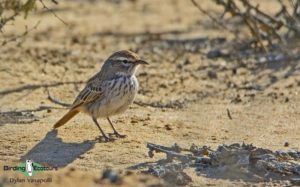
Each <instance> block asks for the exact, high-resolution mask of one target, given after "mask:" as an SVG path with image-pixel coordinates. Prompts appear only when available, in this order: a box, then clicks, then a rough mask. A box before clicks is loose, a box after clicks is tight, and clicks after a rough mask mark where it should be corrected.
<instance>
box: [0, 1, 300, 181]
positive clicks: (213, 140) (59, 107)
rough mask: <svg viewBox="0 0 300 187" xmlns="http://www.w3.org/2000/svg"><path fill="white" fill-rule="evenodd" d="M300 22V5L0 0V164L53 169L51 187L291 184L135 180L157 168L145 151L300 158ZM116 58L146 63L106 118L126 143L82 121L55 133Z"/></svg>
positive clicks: (204, 177)
mask: <svg viewBox="0 0 300 187" xmlns="http://www.w3.org/2000/svg"><path fill="white" fill-rule="evenodd" d="M299 21H300V10H299V1H296V0H278V1H277V0H269V1H256V0H253V1H247V0H163V1H161V0H61V1H58V0H1V1H0V30H1V33H0V54H1V55H0V131H1V134H2V139H1V140H0V141H1V144H0V163H1V166H2V165H4V164H8V163H11V164H16V163H19V162H20V161H22V160H24V159H33V160H34V161H36V162H39V163H43V164H45V165H49V166H57V167H59V168H60V169H59V170H58V171H53V172H48V173H42V174H39V175H40V176H44V177H46V176H51V177H52V183H51V185H53V186H55V185H56V186H61V185H68V184H71V185H74V186H80V185H91V186H93V185H99V184H103V185H108V186H109V185H123V186H133V185H140V186H151V185H154V186H155V185H156V186H166V185H171V186H172V185H186V186H199V185H216V186H220V185H221V186H232V185H245V184H258V183H264V184H270V185H279V184H280V185H281V184H282V185H283V184H284V185H285V184H289V183H290V180H289V178H286V177H282V176H281V175H278V176H277V175H276V177H277V178H276V179H277V181H272V180H270V178H268V179H265V178H264V175H263V174H262V173H259V174H257V173H255V172H254V174H253V173H252V174H250V175H247V174H245V173H242V172H240V170H237V171H236V170H235V169H236V168H235V169H234V171H235V172H232V174H228V173H226V172H219V173H218V172H217V171H214V172H211V170H210V172H208V171H206V170H205V171H204V172H203V171H202V172H201V171H200V172H199V171H198V172H195V169H194V168H184V169H185V170H184V172H183V171H182V170H181V169H177V170H180V176H182V177H183V179H184V180H183V179H182V180H181V179H178V180H177V179H176V180H173V179H174V176H173V177H172V176H165V177H164V178H157V177H153V176H152V175H148V174H147V172H146V174H141V172H140V171H141V170H147V169H148V168H150V165H147V163H148V162H155V163H156V164H157V165H159V162H157V161H158V160H160V159H163V158H164V155H163V154H155V156H154V158H149V156H148V149H147V147H146V145H147V143H148V142H151V143H155V144H160V145H165V146H172V145H174V143H177V144H178V145H180V146H182V147H190V146H191V144H192V143H194V144H195V145H198V146H200V147H201V146H204V145H206V146H209V147H211V148H212V149H216V148H217V147H218V146H219V145H222V144H232V143H242V142H245V143H248V144H254V145H255V146H258V147H263V148H265V149H270V150H278V149H284V150H289V149H293V150H299V149H300V143H299V142H300V136H299V132H300V125H299V121H300V117H299V111H300V107H299V106H300V105H299V94H298V93H299V90H300V89H299V85H300V75H299V63H298V62H299V59H300V55H299V54H300V53H299V33H300V27H299ZM123 49H127V50H132V51H134V52H137V53H138V54H139V55H140V56H141V57H142V58H143V59H145V60H146V61H148V62H149V63H150V65H149V66H147V67H141V68H140V69H139V71H138V74H137V77H138V80H139V82H140V90H139V95H138V96H137V98H136V101H135V103H134V104H133V105H132V107H131V108H130V110H128V111H127V112H126V113H125V114H123V115H121V116H116V117H113V120H114V121H115V123H116V124H117V125H116V128H117V129H119V131H120V132H121V133H123V134H127V135H128V137H127V138H125V139H120V140H117V141H115V142H109V143H100V142H99V141H97V140H96V139H97V137H98V136H99V132H98V129H96V128H95V126H94V124H93V122H92V121H91V120H90V119H89V118H88V117H87V116H85V115H78V116H77V117H76V118H74V120H72V121H71V122H69V123H68V124H67V125H65V126H64V127H63V128H62V129H59V131H53V130H52V125H53V124H54V123H55V122H56V121H57V119H59V118H60V117H61V115H62V113H65V112H66V108H65V105H64V104H66V103H67V104H68V103H72V102H73V99H74V98H75V97H76V95H77V94H78V92H79V91H80V90H81V89H82V88H83V86H84V84H85V81H87V80H88V78H89V77H91V76H92V75H94V74H95V73H96V72H98V71H99V70H100V68H101V66H102V64H103V62H104V60H105V59H106V58H107V57H108V56H109V55H110V54H111V53H113V52H115V51H118V50H123ZM58 101H59V102H58ZM100 123H101V124H103V126H104V128H105V131H107V132H109V130H110V129H109V125H108V124H107V122H106V121H105V120H101V122H100ZM298 164H299V163H298ZM141 168H142V169H141ZM145 168H146V169H145ZM107 169H112V170H114V171H116V173H114V172H112V171H111V170H109V172H108V175H104V174H102V173H103V171H107ZM175 170H176V169H175ZM117 171H118V172H117ZM147 171H148V170H147ZM231 171H232V170H231ZM297 171H298V170H297ZM1 172H2V171H1ZM111 172H112V173H111ZM104 173H105V172H104ZM117 173H118V174H117ZM148 173H149V172H148ZM150 173H151V172H150ZM250 173H251V172H250ZM292 173H293V172H292ZM13 174H14V175H15V173H13ZM106 174H107V173H106ZM297 174H300V172H299V173H296V174H295V175H296V176H297ZM16 175H17V174H16ZM111 175H112V176H115V177H119V178H121V179H122V180H116V181H118V182H116V183H114V182H113V181H114V180H113V179H112V178H111ZM174 175H175V176H177V175H179V174H178V173H176V172H175V174H174ZM254 175H259V176H260V177H258V178H255V177H254V178H253V176H254ZM10 176H11V173H7V172H6V173H3V174H1V178H0V179H1V184H4V185H10V183H9V182H7V178H9V177H10ZM82 176H84V178H83V177H82ZM101 176H102V178H101ZM107 176H109V177H107ZM155 176H159V175H158V174H157V175H155ZM292 176H294V173H293V175H292ZM18 177H21V176H19V175H18ZM103 177H104V179H105V178H108V179H109V180H104V179H103ZM174 181H175V182H174ZM178 181H179V182H178ZM19 185H24V184H19ZM25 185H29V186H30V184H25Z"/></svg>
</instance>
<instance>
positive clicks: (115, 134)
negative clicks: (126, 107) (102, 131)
mask: <svg viewBox="0 0 300 187" xmlns="http://www.w3.org/2000/svg"><path fill="white" fill-rule="evenodd" d="M109 136H110V137H111V136H115V137H117V138H126V137H127V135H123V134H119V133H118V132H114V133H110V134H109Z"/></svg>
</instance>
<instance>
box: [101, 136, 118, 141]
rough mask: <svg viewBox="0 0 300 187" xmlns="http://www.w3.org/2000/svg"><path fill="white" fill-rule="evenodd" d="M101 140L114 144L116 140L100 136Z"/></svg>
mask: <svg viewBox="0 0 300 187" xmlns="http://www.w3.org/2000/svg"><path fill="white" fill-rule="evenodd" d="M100 140H101V141H104V142H113V141H115V140H116V139H114V138H112V137H108V136H100Z"/></svg>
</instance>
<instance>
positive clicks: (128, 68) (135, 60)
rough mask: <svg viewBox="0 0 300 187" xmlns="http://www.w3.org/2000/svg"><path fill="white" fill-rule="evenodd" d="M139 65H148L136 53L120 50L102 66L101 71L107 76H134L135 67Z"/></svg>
mask: <svg viewBox="0 0 300 187" xmlns="http://www.w3.org/2000/svg"><path fill="white" fill-rule="evenodd" d="M141 64H144V65H146V64H148V63H147V62H146V61H144V60H142V59H141V58H140V57H139V56H138V55H137V54H136V53H134V52H131V51H128V50H122V51H117V52H115V53H113V54H112V55H111V56H110V57H109V58H108V59H107V60H106V61H105V63H104V65H103V66H102V69H101V71H102V72H103V73H105V74H107V75H125V76H132V75H134V73H135V71H136V69H137V67H138V66H139V65H141Z"/></svg>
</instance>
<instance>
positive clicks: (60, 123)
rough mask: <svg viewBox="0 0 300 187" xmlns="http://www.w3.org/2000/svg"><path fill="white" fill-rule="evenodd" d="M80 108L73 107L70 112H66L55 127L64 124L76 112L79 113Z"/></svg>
mask: <svg viewBox="0 0 300 187" xmlns="http://www.w3.org/2000/svg"><path fill="white" fill-rule="evenodd" d="M78 112H79V111H78V110H75V109H71V110H70V111H69V112H68V113H66V114H65V115H64V116H63V117H62V118H61V119H60V120H59V121H58V122H56V123H55V124H54V126H53V128H54V129H56V128H58V127H60V126H63V125H64V124H65V123H67V122H68V121H69V120H70V119H72V118H73V117H74V116H75V115H76V114H78Z"/></svg>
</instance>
